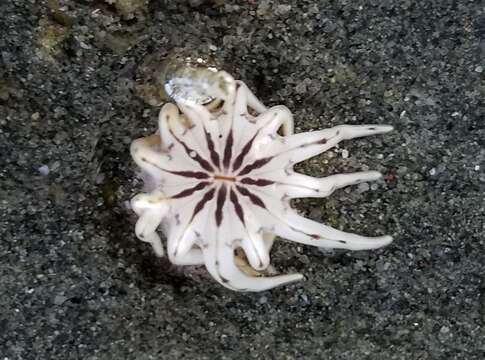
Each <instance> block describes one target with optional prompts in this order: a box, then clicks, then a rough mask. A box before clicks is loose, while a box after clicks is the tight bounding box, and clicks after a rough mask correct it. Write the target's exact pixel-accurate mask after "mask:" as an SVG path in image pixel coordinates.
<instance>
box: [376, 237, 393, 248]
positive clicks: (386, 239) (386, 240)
mask: <svg viewBox="0 0 485 360" xmlns="http://www.w3.org/2000/svg"><path fill="white" fill-rule="evenodd" d="M393 240H394V238H393V237H392V236H391V235H384V236H381V237H380V238H379V243H380V245H381V246H387V245H389V244H390V243H392V242H393Z"/></svg>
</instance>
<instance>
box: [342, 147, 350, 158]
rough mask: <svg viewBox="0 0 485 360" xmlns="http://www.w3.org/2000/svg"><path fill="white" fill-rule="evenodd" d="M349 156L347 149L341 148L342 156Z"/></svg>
mask: <svg viewBox="0 0 485 360" xmlns="http://www.w3.org/2000/svg"><path fill="white" fill-rule="evenodd" d="M348 157H349V151H348V150H346V149H343V150H342V158H344V159H347V158H348Z"/></svg>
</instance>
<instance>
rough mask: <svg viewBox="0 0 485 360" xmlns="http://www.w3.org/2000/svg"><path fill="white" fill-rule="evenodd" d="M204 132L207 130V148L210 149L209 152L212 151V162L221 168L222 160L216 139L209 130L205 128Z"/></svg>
mask: <svg viewBox="0 0 485 360" xmlns="http://www.w3.org/2000/svg"><path fill="white" fill-rule="evenodd" d="M204 132H205V140H206V141H207V148H208V149H209V152H210V157H211V160H212V164H213V165H214V166H215V167H217V168H218V169H220V168H221V160H220V159H219V154H218V153H217V151H216V150H215V147H214V141H212V138H211V135H210V134H209V133H208V132H207V131H205V130H204Z"/></svg>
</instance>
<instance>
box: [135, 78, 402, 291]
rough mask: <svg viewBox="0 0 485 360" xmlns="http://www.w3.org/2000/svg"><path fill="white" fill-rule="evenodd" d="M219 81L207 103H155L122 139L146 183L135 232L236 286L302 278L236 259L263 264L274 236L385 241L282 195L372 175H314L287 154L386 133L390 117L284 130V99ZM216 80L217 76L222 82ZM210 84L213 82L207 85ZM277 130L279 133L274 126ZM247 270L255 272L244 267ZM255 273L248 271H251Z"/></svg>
mask: <svg viewBox="0 0 485 360" xmlns="http://www.w3.org/2000/svg"><path fill="white" fill-rule="evenodd" d="M218 74H219V76H220V77H221V79H222V80H223V81H221V82H220V84H221V86H220V87H218V88H215V89H214V91H213V93H214V94H215V96H214V97H215V98H217V99H218V100H216V101H215V102H214V103H212V104H209V105H205V106H204V105H200V104H197V103H196V102H188V101H183V99H176V100H177V105H175V104H166V105H165V106H164V107H163V108H162V109H161V111H160V116H159V132H158V133H157V134H154V135H152V136H149V137H147V138H141V139H137V140H135V141H134V142H133V144H132V146H131V154H132V156H133V159H134V160H135V162H136V163H137V164H138V165H139V166H140V167H141V168H142V169H143V170H144V171H145V172H146V173H147V174H148V176H150V177H151V179H150V182H151V183H153V184H155V188H154V189H153V190H152V191H150V192H149V193H143V194H139V195H137V196H136V197H135V198H133V200H132V207H133V209H134V211H135V212H136V213H137V215H138V216H139V219H138V222H137V224H136V229H135V230H136V235H137V236H138V237H139V238H140V239H141V240H143V241H146V242H149V243H151V244H152V246H153V249H154V251H155V253H156V254H157V255H158V256H162V255H163V254H164V250H163V246H162V243H161V239H160V237H159V235H158V234H157V229H158V228H159V225H160V224H163V226H162V227H161V228H162V231H163V232H164V233H165V236H166V239H167V252H168V256H169V259H170V260H171V261H172V262H173V263H174V264H179V265H205V267H206V268H207V270H208V271H209V273H210V274H211V275H212V276H213V277H214V279H215V280H217V281H218V282H219V283H220V284H222V285H224V286H225V287H227V288H230V289H232V290H238V291H261V290H266V289H270V288H273V287H275V286H278V285H282V284H286V283H290V282H293V281H296V280H299V279H301V278H302V275H300V274H290V275H278V276H268V277H266V276H252V275H251V272H250V271H243V270H242V269H241V266H238V264H237V261H236V260H241V259H237V258H236V257H235V250H236V249H238V248H240V249H242V250H243V251H244V254H245V257H246V259H247V262H248V263H249V266H250V267H251V268H253V269H254V270H256V271H261V270H264V269H265V268H267V267H268V265H269V264H270V250H271V247H272V244H273V240H274V237H275V236H279V237H281V238H284V239H287V240H291V241H294V242H297V243H301V244H306V245H312V246H318V247H326V248H341V249H350V250H363V249H374V248H379V247H382V246H384V245H387V244H389V243H390V242H391V241H392V238H391V237H390V236H381V237H373V238H370V237H365V236H360V235H356V234H352V233H345V232H342V231H339V230H336V229H333V228H331V227H328V226H325V225H323V224H320V223H318V222H315V221H312V220H309V219H307V218H304V217H302V216H300V215H299V214H298V213H297V212H296V211H295V210H293V209H292V208H291V206H290V200H291V199H293V198H301V197H326V196H328V195H330V194H331V193H332V192H333V191H334V190H335V189H338V188H341V187H344V186H348V185H354V184H358V183H361V182H365V181H371V180H376V179H378V178H379V177H380V176H381V174H379V173H377V172H374V171H367V172H357V173H351V174H339V175H333V176H329V177H325V178H314V177H310V176H306V175H303V174H300V173H297V172H295V171H294V170H293V166H294V164H296V163H298V162H300V161H303V160H305V159H308V158H310V157H313V156H315V155H318V154H320V153H322V152H324V151H326V150H328V149H330V148H332V147H333V146H335V145H337V144H338V143H339V142H340V141H341V140H345V139H352V138H356V137H362V136H368V135H375V134H381V133H385V132H387V131H390V130H392V127H390V126H379V125H362V126H347V125H343V126H337V127H334V128H331V129H326V130H320V131H314V132H308V133H300V134H293V118H292V115H291V112H290V111H289V110H288V109H287V108H286V107H284V106H275V107H272V108H266V107H265V106H264V105H263V104H262V103H261V102H260V101H259V100H257V99H256V97H255V96H254V94H253V93H252V92H251V91H250V90H249V89H248V88H247V86H246V85H245V84H244V83H243V82H240V81H235V80H233V79H232V77H230V75H228V74H227V73H225V72H222V71H221V72H219V73H218ZM222 85H223V86H222ZM214 86H217V84H216V85H214ZM280 133H281V134H280ZM253 273H256V272H253ZM256 274H257V273H256Z"/></svg>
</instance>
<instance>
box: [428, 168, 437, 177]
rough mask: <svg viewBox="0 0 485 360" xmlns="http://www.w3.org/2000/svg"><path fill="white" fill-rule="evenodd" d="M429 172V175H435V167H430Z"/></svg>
mask: <svg viewBox="0 0 485 360" xmlns="http://www.w3.org/2000/svg"><path fill="white" fill-rule="evenodd" d="M429 174H430V175H431V176H434V175H436V169H435V168H432V169H431V170H430V171H429Z"/></svg>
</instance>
